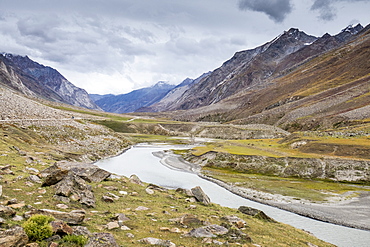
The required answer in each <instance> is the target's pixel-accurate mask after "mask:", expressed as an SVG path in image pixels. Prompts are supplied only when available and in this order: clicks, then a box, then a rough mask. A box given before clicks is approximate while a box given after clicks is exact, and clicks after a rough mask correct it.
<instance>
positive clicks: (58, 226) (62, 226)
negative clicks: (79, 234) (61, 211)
mask: <svg viewBox="0 0 370 247" xmlns="http://www.w3.org/2000/svg"><path fill="white" fill-rule="evenodd" d="M50 225H51V227H52V228H53V232H55V233H59V234H62V235H66V234H68V235H71V234H72V233H73V229H72V227H70V226H69V225H67V223H65V222H64V221H61V220H59V221H52V222H51V223H50Z"/></svg>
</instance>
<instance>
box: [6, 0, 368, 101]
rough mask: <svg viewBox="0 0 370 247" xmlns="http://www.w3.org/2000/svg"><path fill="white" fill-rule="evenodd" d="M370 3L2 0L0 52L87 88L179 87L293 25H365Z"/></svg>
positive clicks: (334, 28) (334, 29)
mask: <svg viewBox="0 0 370 247" xmlns="http://www.w3.org/2000/svg"><path fill="white" fill-rule="evenodd" d="M369 10H370V0H352V1H351V0H310V1H301V0H266V1H252V0H230V1H225V0H202V1H184V0H176V1H173V0H156V1H153V0H106V1H102V0H79V1H75V0H63V1H57V0H48V1H44V0H33V1H29V0H1V1H0V51H3V52H9V53H15V54H20V55H28V56H29V57H30V58H31V59H34V60H36V61H38V62H40V63H42V64H44V65H48V66H51V67H54V68H56V69H57V70H58V71H60V72H61V73H62V74H63V75H64V76H65V77H66V78H67V79H68V80H70V81H71V82H72V83H74V84H75V85H77V86H79V87H82V88H84V89H86V90H87V91H88V92H89V93H102V94H103V93H114V94H119V93H127V92H129V91H131V90H133V89H137V88H140V87H144V86H150V85H153V84H155V83H156V82H158V81H161V80H164V81H169V82H170V83H172V84H178V83H180V82H181V81H182V80H184V79H185V78H186V77H190V78H196V77H198V76H199V75H201V74H202V73H204V72H207V71H209V70H214V69H215V68H217V67H219V66H220V65H221V64H222V63H223V62H225V61H226V60H227V59H229V58H230V57H231V56H232V55H233V54H234V53H235V52H237V51H240V50H245V49H250V48H254V47H256V46H259V45H262V44H263V43H265V42H267V41H269V40H272V39H273V38H274V37H276V36H277V35H279V34H280V33H282V32H283V31H284V30H288V29H289V28H290V27H297V28H299V29H301V30H303V31H305V32H306V33H308V34H311V35H316V36H321V35H323V34H324V33H326V32H329V33H331V34H336V33H338V32H340V30H341V29H343V28H345V27H346V26H347V25H349V24H357V23H358V22H361V23H362V24H363V25H367V24H369V23H370V15H369V12H370V11H369Z"/></svg>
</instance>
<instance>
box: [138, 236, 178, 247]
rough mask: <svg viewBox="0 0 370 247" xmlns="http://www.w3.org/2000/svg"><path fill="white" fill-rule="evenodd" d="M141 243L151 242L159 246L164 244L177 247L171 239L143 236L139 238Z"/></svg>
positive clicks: (166, 246) (165, 246) (168, 246)
mask: <svg viewBox="0 0 370 247" xmlns="http://www.w3.org/2000/svg"><path fill="white" fill-rule="evenodd" d="M139 242H140V243H143V244H150V245H157V246H164V247H176V244H174V243H172V242H171V241H169V240H162V239H158V238H151V237H149V238H143V239H140V240H139Z"/></svg>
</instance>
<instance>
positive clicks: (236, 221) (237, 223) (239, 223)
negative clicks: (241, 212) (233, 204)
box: [221, 215, 247, 229]
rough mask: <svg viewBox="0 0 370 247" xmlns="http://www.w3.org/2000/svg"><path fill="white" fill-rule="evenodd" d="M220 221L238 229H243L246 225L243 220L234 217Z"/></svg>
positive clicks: (225, 217)
mask: <svg viewBox="0 0 370 247" xmlns="http://www.w3.org/2000/svg"><path fill="white" fill-rule="evenodd" d="M221 219H222V220H225V221H227V222H229V223H231V224H233V225H235V226H236V227H237V228H239V229H240V228H244V227H245V226H246V225H247V222H245V220H242V219H240V218H239V217H237V216H234V215H228V216H224V217H222V218H221Z"/></svg>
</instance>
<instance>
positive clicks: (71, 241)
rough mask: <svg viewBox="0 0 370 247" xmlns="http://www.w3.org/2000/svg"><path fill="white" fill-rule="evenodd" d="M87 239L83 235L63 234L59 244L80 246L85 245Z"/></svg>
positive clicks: (70, 246)
mask: <svg viewBox="0 0 370 247" xmlns="http://www.w3.org/2000/svg"><path fill="white" fill-rule="evenodd" d="M87 240H88V239H87V237H85V236H76V235H65V236H64V237H63V238H62V241H61V243H60V244H61V246H69V247H72V246H73V247H80V246H81V247H82V246H85V245H86V243H87Z"/></svg>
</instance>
